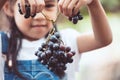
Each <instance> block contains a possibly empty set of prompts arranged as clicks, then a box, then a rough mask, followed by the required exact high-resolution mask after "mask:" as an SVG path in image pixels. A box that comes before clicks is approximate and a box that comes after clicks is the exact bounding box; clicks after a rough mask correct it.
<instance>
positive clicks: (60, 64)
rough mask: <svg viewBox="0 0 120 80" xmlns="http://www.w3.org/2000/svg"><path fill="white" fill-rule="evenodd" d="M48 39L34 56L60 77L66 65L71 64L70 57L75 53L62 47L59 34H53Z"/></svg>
mask: <svg viewBox="0 0 120 80" xmlns="http://www.w3.org/2000/svg"><path fill="white" fill-rule="evenodd" d="M48 37H49V40H48V41H46V42H45V43H43V44H42V45H41V47H39V50H38V51H37V52H36V53H35V55H36V56H38V60H39V61H40V62H41V63H42V64H43V65H46V67H47V68H48V69H49V70H51V71H53V72H54V73H55V74H57V75H58V76H60V77H62V76H63V75H64V71H65V70H66V68H67V67H66V64H67V63H72V62H73V59H72V56H74V55H75V52H74V51H71V48H70V47H68V46H67V47H66V46H65V45H64V43H63V41H62V40H61V39H60V35H59V32H54V34H52V35H50V36H48Z"/></svg>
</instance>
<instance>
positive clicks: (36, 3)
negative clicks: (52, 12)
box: [18, 0, 45, 16]
mask: <svg viewBox="0 0 120 80" xmlns="http://www.w3.org/2000/svg"><path fill="white" fill-rule="evenodd" d="M18 4H19V5H18V7H19V8H20V9H21V12H22V13H23V14H26V13H27V12H26V5H27V6H30V15H31V16H32V15H35V14H36V13H39V12H41V11H42V10H43V8H44V7H45V2H44V0H19V2H18Z"/></svg>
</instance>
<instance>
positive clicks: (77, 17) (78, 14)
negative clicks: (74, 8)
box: [69, 11, 83, 24]
mask: <svg viewBox="0 0 120 80" xmlns="http://www.w3.org/2000/svg"><path fill="white" fill-rule="evenodd" d="M82 19H83V16H82V15H81V14H80V11H79V12H78V13H77V14H76V15H74V16H73V17H69V20H70V21H72V22H73V24H77V22H78V20H82Z"/></svg>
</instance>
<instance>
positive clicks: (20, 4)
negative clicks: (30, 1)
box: [18, 0, 26, 14]
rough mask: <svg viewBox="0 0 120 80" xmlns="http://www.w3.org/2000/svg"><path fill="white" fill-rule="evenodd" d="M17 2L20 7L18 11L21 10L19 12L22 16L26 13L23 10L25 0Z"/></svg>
mask: <svg viewBox="0 0 120 80" xmlns="http://www.w3.org/2000/svg"><path fill="white" fill-rule="evenodd" d="M18 2H19V6H20V9H21V12H22V13H23V14H25V13H26V10H25V0H19V1H18Z"/></svg>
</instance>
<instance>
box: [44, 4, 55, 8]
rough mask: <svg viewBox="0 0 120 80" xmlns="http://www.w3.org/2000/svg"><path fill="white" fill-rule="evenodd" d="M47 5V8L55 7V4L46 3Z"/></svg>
mask: <svg viewBox="0 0 120 80" xmlns="http://www.w3.org/2000/svg"><path fill="white" fill-rule="evenodd" d="M45 7H46V8H51V7H54V5H53V4H47V5H45Z"/></svg>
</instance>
